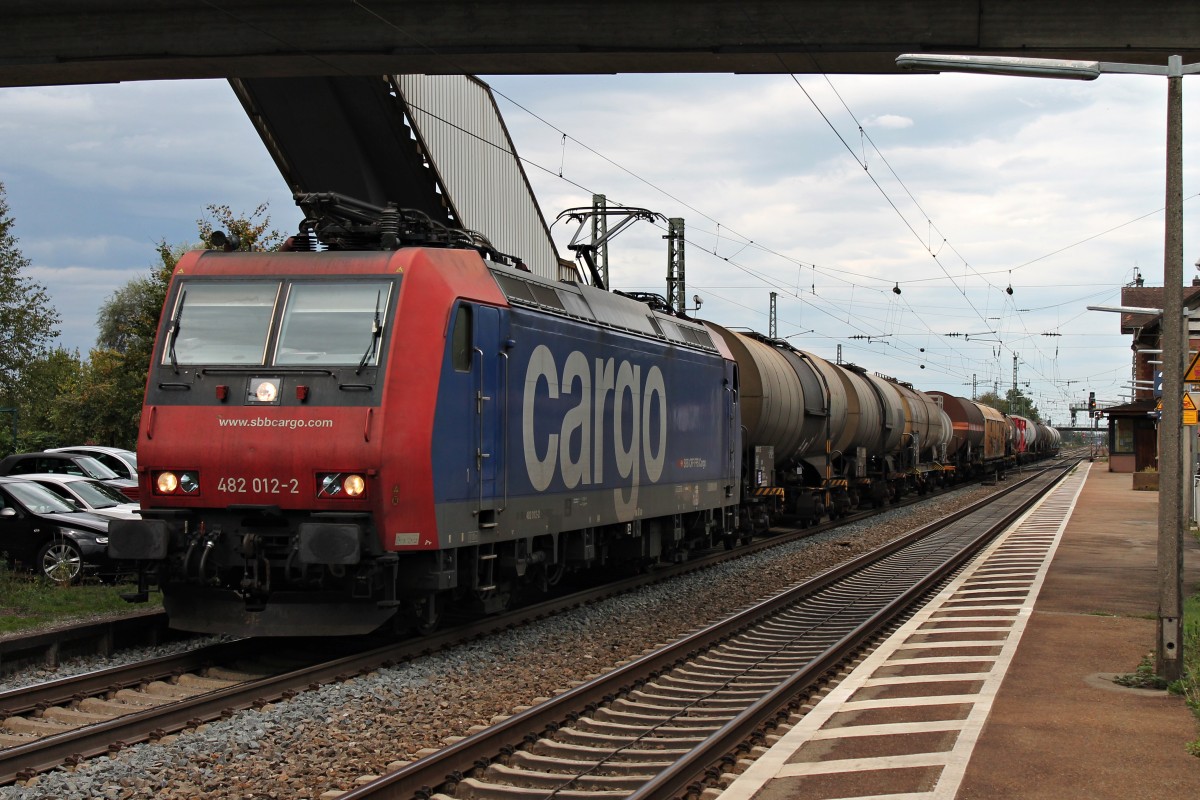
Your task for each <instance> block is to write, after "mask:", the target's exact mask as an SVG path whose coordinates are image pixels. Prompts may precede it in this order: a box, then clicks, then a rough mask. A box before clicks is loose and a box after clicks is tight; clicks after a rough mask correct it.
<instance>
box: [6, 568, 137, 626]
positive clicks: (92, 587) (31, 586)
mask: <svg viewBox="0 0 1200 800" xmlns="http://www.w3.org/2000/svg"><path fill="white" fill-rule="evenodd" d="M134 588H135V587H133V586H129V585H126V586H111V585H104V584H100V583H95V582H91V581H89V582H86V583H83V584H79V585H76V586H59V585H57V584H54V583H51V582H50V581H47V580H43V579H42V578H39V577H37V576H35V575H33V574H31V573H27V572H16V571H13V570H11V569H9V568H8V567H6V566H5V565H4V563H3V561H0V633H12V632H14V631H26V630H32V629H34V628H38V627H43V626H46V625H51V624H54V623H57V622H68V621H70V620H72V619H78V618H82V617H93V616H96V615H108V614H125V613H128V612H129V610H130V606H129V604H128V603H126V602H125V601H124V600H122V599H121V593H122V592H131V591H133V590H134ZM157 597H158V595H151V600H152V602H153V601H154V599H155V598H157ZM142 608H144V606H143V607H142Z"/></svg>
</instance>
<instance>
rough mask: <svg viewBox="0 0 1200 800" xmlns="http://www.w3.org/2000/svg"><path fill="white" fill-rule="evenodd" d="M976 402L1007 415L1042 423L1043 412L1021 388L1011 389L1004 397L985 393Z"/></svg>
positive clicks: (993, 393)
mask: <svg viewBox="0 0 1200 800" xmlns="http://www.w3.org/2000/svg"><path fill="white" fill-rule="evenodd" d="M976 402H978V403H983V404H984V405H985V406H991V407H992V408H994V409H996V410H997V411H1000V412H1003V413H1005V414H1017V415H1019V416H1022V417H1028V418H1029V419H1031V420H1033V421H1034V422H1041V421H1042V415H1041V412H1039V411H1038V408H1037V406H1035V405H1034V404H1033V401H1032V400H1030V399H1029V398H1028V397H1026V396H1025V394H1024V393H1022V392H1021V390H1020V388H1017V389H1009V390H1008V391H1007V392H1005V393H1004V397H1001V396H1000V395H998V394H996V393H995V392H984V393H983V394H981V395H979V397H978V398H976Z"/></svg>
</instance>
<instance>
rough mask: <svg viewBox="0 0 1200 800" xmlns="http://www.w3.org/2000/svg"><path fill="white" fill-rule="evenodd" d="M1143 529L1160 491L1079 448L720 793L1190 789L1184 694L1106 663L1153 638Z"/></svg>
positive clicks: (948, 795)
mask: <svg viewBox="0 0 1200 800" xmlns="http://www.w3.org/2000/svg"><path fill="white" fill-rule="evenodd" d="M1157 537H1158V493H1157V492H1135V491H1133V490H1132V488H1131V476H1130V475H1128V474H1119V473H1111V472H1108V471H1107V465H1106V464H1103V463H1094V464H1089V463H1086V462H1085V463H1084V464H1082V465H1081V467H1080V468H1079V469H1077V470H1075V472H1074V473H1073V474H1072V475H1071V476H1070V477H1068V478H1067V479H1066V480H1065V481H1064V482H1063V483H1062V484H1060V486H1059V488H1058V489H1056V490H1055V492H1053V493H1052V494H1051V495H1050V496H1049V497H1047V498H1046V499H1045V500H1044V501H1043V502H1042V504H1041V505H1040V506H1038V507H1037V508H1036V509H1034V510H1032V511H1031V512H1029V513H1028V514H1027V515H1026V516H1025V517H1024V518H1023V519H1022V520H1021V521H1019V522H1018V523H1017V524H1015V525H1014V526H1012V528H1010V529H1009V531H1008V532H1007V533H1005V534H1004V535H1003V536H1001V537H1000V538H998V539H997V540H996V541H995V542H993V544H992V545H991V546H989V548H988V549H987V551H985V553H983V554H981V556H980V557H977V558H976V559H975V561H974V562H973V563H972V564H971V565H970V566H969V567H968V568H967V569H966V570H964V571H963V573H962V574H961V575H960V576H959V577H958V578H957V579H955V581H953V582H952V583H951V584H950V585H949V586H947V587H946V589H945V590H944V591H943V592H941V593H940V594H939V595H938V597H937V598H935V599H934V600H933V601H932V602H930V603H929V604H928V605H927V606H926V607H925V608H924V609H923V610H922V611H921V612H919V613H918V614H917V615H916V616H914V617H913V618H912V619H910V620H909V621H908V622H906V623H905V625H904V626H903V627H902V628H901V629H899V630H898V631H897V632H896V634H894V635H893V636H892V637H890V638H889V639H888V641H887V642H885V643H884V644H883V645H881V646H880V647H879V648H877V649H876V650H874V651H873V652H872V653H871V654H870V655H869V656H868V657H866V658H865V659H864V660H863V661H862V662H861V663H860V664H859V665H858V666H857V667H856V668H855V669H854V670H853V672H851V674H849V675H848V676H847V677H845V678H844V679H843V680H842V681H841V682H840V683H839V684H838V686H837V687H835V688H834V689H832V690H831V691H830V692H829V693H828V694H827V695H826V696H825V697H823V698H822V699H821V700H820V701H819V702H815V704H814V706H813V708H812V709H811V710H810V711H809V712H808V713H807V714H806V715H805V716H803V717H802V718H800V719H799V720H798V723H797V724H796V726H795V727H793V728H792V729H791V730H790V731H788V732H787V733H786V734H784V735H783V736H782V737H781V738H780V739H779V740H778V741H777V742H775V743H774V744H773V745H772V746H771V747H770V748H769V750H768V751H767V752H766V753H765V754H763V755H761V756H760V757H759V758H758V760H756V761H755V762H754V763H753V764H752V765H751V766H750V767H749V768H748V769H747V770H746V771H745V772H744V773H742V774H741V775H739V776H738V777H737V778H736V779H735V780H734V781H733V782H732V783H731V784H730V785H729V786H728V787H727V788H726V789H725V790H724V791H723V792H721V793H720V794H719V798H720V800H750V799H751V798H753V799H754V800H827V799H829V798H856V799H858V800H867V799H869V800H884V799H885V798H886V800H918V798H919V799H920V800H952V799H953V798H957V799H958V800H992V799H997V800H998V799H999V798H1006V799H1007V798H1021V799H1022V800H1039V799H1041V798H1045V800H1051V799H1052V798H1053V800H1065V799H1069V798H1088V799H1089V800H1107V799H1108V798H1114V799H1115V798H1121V799H1122V800H1124V799H1125V798H1130V797H1153V796H1158V794H1159V793H1162V796H1166V797H1195V796H1196V793H1197V791H1198V789H1197V787H1200V758H1196V757H1194V756H1192V755H1189V754H1188V752H1187V749H1186V746H1187V743H1188V742H1191V741H1194V740H1195V739H1196V738H1197V736H1198V735H1200V731H1198V730H1197V724H1196V719H1195V717H1193V715H1192V713H1191V711H1190V710H1189V709H1188V708H1187V706H1186V705H1185V703H1184V701H1183V699H1182V698H1180V697H1178V696H1173V695H1169V694H1167V693H1166V692H1163V691H1150V690H1143V689H1129V688H1124V687H1121V686H1119V685H1117V684H1116V683H1114V682H1113V681H1112V678H1113V676H1115V675H1120V674H1127V673H1131V672H1133V671H1134V670H1135V669H1136V668H1137V666H1138V664H1139V663H1140V662H1141V661H1142V659H1143V658H1145V657H1146V656H1147V654H1152V652H1153V650H1154V642H1155V620H1156V617H1157V607H1158V580H1157V569H1156V565H1155V559H1156V552H1157ZM1184 551H1185V552H1184V564H1185V567H1184V588H1185V593H1191V592H1193V591H1195V587H1196V586H1197V584H1198V582H1200V546H1197V543H1196V541H1195V539H1194V538H1193V537H1187V540H1186V541H1185V544H1184ZM712 794H715V793H712ZM710 796H711V795H710Z"/></svg>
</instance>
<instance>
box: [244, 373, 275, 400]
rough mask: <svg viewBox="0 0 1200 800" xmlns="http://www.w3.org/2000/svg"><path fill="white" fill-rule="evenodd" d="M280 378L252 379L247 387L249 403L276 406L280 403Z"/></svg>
mask: <svg viewBox="0 0 1200 800" xmlns="http://www.w3.org/2000/svg"><path fill="white" fill-rule="evenodd" d="M280 383H281V381H280V379H279V378H251V379H250V383H249V385H248V386H247V387H246V388H247V391H246V402H247V403H266V404H271V405H275V404H277V403H278V402H279V385H280Z"/></svg>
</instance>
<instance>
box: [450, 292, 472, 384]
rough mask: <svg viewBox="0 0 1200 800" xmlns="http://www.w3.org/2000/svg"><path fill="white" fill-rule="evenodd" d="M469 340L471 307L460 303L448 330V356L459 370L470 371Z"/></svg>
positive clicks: (470, 339)
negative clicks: (452, 323)
mask: <svg viewBox="0 0 1200 800" xmlns="http://www.w3.org/2000/svg"><path fill="white" fill-rule="evenodd" d="M471 341H472V338H471V307H470V306H467V305H460V306H459V307H458V311H457V312H456V313H455V314H454V329H453V330H451V332H450V356H451V360H452V361H453V362H454V369H456V370H457V371H459V372H470V371H471Z"/></svg>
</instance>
